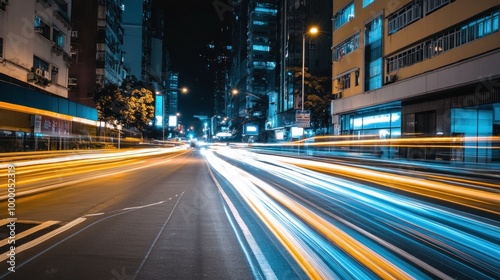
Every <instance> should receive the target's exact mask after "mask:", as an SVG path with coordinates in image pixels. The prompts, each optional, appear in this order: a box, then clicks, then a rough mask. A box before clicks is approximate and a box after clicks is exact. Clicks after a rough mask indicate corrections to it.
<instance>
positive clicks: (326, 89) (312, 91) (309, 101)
mask: <svg viewBox="0 0 500 280" xmlns="http://www.w3.org/2000/svg"><path fill="white" fill-rule="evenodd" d="M287 71H288V72H291V73H293V77H294V81H295V88H299V89H300V88H301V86H302V84H301V82H302V68H300V67H288V68H287ZM304 91H305V92H304V109H305V110H310V111H311V123H312V124H313V128H314V129H318V128H325V127H327V126H328V108H329V106H330V102H331V101H332V99H333V95H332V93H331V92H332V91H331V80H330V78H329V77H318V76H314V75H311V74H310V73H309V71H308V69H307V68H305V69H304ZM300 94H302V93H300ZM299 106H301V104H300V103H299Z"/></svg>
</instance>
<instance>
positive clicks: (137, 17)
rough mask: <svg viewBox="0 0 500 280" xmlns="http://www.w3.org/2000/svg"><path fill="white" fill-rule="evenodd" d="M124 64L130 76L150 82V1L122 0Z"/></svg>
mask: <svg viewBox="0 0 500 280" xmlns="http://www.w3.org/2000/svg"><path fill="white" fill-rule="evenodd" d="M122 1H123V4H124V6H125V9H124V11H123V20H122V23H121V25H122V27H123V30H124V33H125V34H124V37H123V51H124V52H125V54H124V66H125V69H126V70H127V71H128V72H129V73H128V74H129V75H130V76H134V77H135V78H136V79H137V80H141V81H143V82H150V80H151V76H152V74H153V73H152V71H153V70H152V60H151V56H152V27H151V25H152V21H151V19H152V1H151V0H122Z"/></svg>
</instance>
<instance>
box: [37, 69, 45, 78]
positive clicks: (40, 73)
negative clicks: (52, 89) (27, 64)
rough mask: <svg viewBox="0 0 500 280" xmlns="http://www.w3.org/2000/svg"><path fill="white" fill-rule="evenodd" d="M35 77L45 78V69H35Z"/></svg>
mask: <svg viewBox="0 0 500 280" xmlns="http://www.w3.org/2000/svg"><path fill="white" fill-rule="evenodd" d="M35 75H37V76H39V77H42V76H43V69H42V68H36V69H35Z"/></svg>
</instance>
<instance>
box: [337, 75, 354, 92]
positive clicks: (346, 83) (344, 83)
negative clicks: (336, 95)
mask: <svg viewBox="0 0 500 280" xmlns="http://www.w3.org/2000/svg"><path fill="white" fill-rule="evenodd" d="M337 86H338V87H339V89H347V88H350V87H351V73H348V74H345V75H343V76H340V77H339V78H338V79H337Z"/></svg>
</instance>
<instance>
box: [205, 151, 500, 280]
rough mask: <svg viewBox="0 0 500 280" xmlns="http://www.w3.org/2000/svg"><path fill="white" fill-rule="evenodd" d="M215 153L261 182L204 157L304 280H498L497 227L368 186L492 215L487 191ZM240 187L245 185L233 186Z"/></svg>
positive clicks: (461, 183)
mask: <svg viewBox="0 0 500 280" xmlns="http://www.w3.org/2000/svg"><path fill="white" fill-rule="evenodd" d="M208 154H209V153H208ZM217 154H220V155H221V156H223V157H222V158H226V159H230V160H231V161H234V162H237V163H239V164H244V165H242V167H243V166H244V167H245V169H247V168H248V170H254V171H253V172H258V174H260V175H258V176H257V177H258V178H259V179H257V178H256V176H252V175H250V174H248V172H244V171H242V170H241V169H240V168H237V167H236V166H234V165H228V163H224V162H223V161H222V159H221V158H217V157H215V156H214V155H210V156H207V160H208V162H209V163H210V164H211V165H212V166H216V165H218V166H223V167H218V168H216V170H217V172H220V173H221V174H222V173H223V172H226V175H224V176H225V178H226V179H227V180H228V181H229V182H230V183H231V184H232V185H233V186H234V187H235V189H237V191H238V192H239V193H240V194H241V195H242V196H243V197H245V201H247V203H248V204H249V205H250V207H251V208H252V209H253V211H254V212H256V213H257V215H258V216H259V217H260V219H261V220H262V221H263V223H264V224H266V225H267V226H268V228H269V229H270V231H271V232H273V233H274V235H275V236H277V238H278V239H279V240H280V241H281V242H282V244H283V246H284V247H285V248H287V249H288V250H289V251H290V253H291V254H292V256H294V258H295V259H296V260H297V262H298V263H300V264H301V267H303V269H304V270H305V271H307V273H308V275H309V276H310V277H311V278H323V277H325V276H329V277H330V276H331V277H334V278H349V277H352V278H372V277H375V275H376V277H380V278H395V279H402V278H404V279H408V278H417V279H425V278H440V279H452V278H456V277H459V278H460V277H468V278H482V279H495V278H498V276H500V257H498V256H497V255H498V254H497V252H498V251H500V245H499V244H500V237H499V236H500V229H499V226H500V224H499V222H498V221H495V220H490V219H487V218H482V217H479V216H476V215H473V214H469V213H466V212H462V211H458V210H452V209H449V208H445V207H442V206H438V205H435V204H432V203H429V202H425V201H423V200H420V199H414V198H408V197H405V196H404V195H402V194H398V193H394V192H392V191H391V189H385V188H375V187H373V185H374V184H377V185H382V186H385V187H387V186H389V187H390V188H395V187H397V188H398V189H400V190H404V191H405V192H411V193H417V194H419V195H425V196H427V197H433V198H439V199H440V200H443V201H446V202H451V203H454V204H456V205H462V206H467V207H471V208H473V209H479V210H481V211H485V212H488V213H491V214H492V215H498V211H497V207H499V206H498V205H499V204H497V201H498V193H496V192H495V191H494V190H495V189H496V188H494V185H488V184H483V185H482V186H481V187H480V188H479V189H471V188H472V187H473V185H474V180H465V179H460V180H456V179H455V180H452V179H453V178H449V179H450V180H446V178H445V177H439V178H436V177H430V179H426V177H425V174H423V173H422V174H420V176H421V178H419V179H415V178H412V177H410V176H402V175H397V174H390V173H389V172H388V171H385V172H383V171H381V170H382V169H377V170H376V171H375V170H369V169H366V168H361V167H353V166H341V165H339V164H329V163H321V162H316V161H310V160H301V159H291V158H286V157H277V156H267V155H262V154H259V155H255V154H253V153H251V152H248V151H243V150H237V149H219V150H217ZM303 167H306V168H307V169H304V168H303ZM214 168H215V167H214ZM221 170H230V171H221ZM255 170H259V171H255ZM312 170H320V171H321V172H320V173H318V172H314V171H312ZM332 170H335V172H332ZM325 173H327V174H325ZM264 174H267V175H265V177H264V178H266V180H271V179H267V178H270V177H271V178H272V177H274V178H275V179H272V183H271V184H270V183H268V182H266V180H264V179H263V178H262V175H264ZM337 174H338V175H342V177H343V178H346V177H347V178H349V177H351V178H355V179H356V181H357V182H360V179H361V180H363V181H366V182H367V183H369V185H370V186H368V185H365V184H362V183H355V182H352V181H349V180H346V179H341V178H339V177H337V176H336V175H337ZM346 174H347V175H349V176H346ZM332 175H335V176H332ZM436 180H443V181H445V182H442V181H439V182H437V181H436ZM243 181H245V182H246V183H244V185H241V184H242V183H241V182H243ZM278 182H282V183H278ZM447 192H449V193H450V195H448V193H447ZM248 193H251V194H252V195H250V194H248ZM403 194H404V193H403ZM483 196H485V197H483ZM270 209H273V210H270ZM308 247H309V248H308ZM318 248H322V249H318ZM436 260H439V261H438V262H436ZM340 266H341V267H342V268H339V267H340ZM317 269H319V270H318V271H321V273H319V272H317ZM315 271H316V273H314V272H315ZM328 273H332V274H328Z"/></svg>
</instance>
